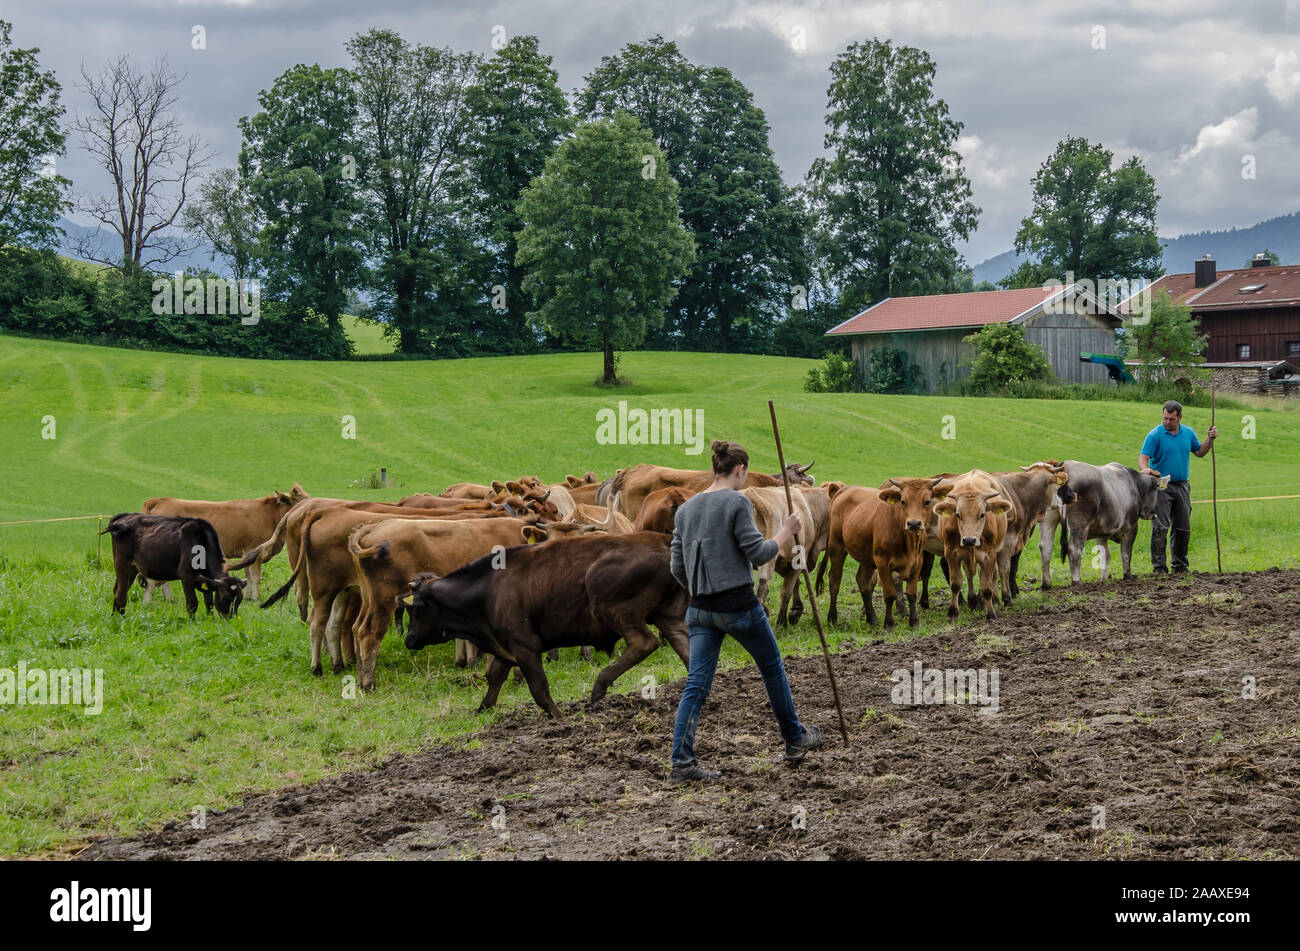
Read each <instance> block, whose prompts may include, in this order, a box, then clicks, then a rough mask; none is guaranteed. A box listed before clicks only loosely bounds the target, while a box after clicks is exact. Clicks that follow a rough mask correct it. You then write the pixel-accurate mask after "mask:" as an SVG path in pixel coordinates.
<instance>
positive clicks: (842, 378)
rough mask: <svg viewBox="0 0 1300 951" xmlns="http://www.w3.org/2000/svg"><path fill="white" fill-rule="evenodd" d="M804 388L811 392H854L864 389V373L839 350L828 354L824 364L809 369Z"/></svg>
mask: <svg viewBox="0 0 1300 951" xmlns="http://www.w3.org/2000/svg"><path fill="white" fill-rule="evenodd" d="M803 388H804V389H805V390H806V391H807V392H809V393H853V392H859V391H861V389H862V374H861V372H860V371H859V369H858V365H857V363H855V362H854V361H853V360H850V359H849V358H848V357H847V356H845V355H844V354H843V353H842V352H840V351H839V350H832V351H831V352H830V353H828V354H826V360H825V362H824V363H823V365H822V366H819V367H813V368H812V369H811V370H809V371H808V379H807V380H805V381H804V384H803Z"/></svg>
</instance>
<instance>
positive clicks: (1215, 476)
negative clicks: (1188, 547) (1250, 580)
mask: <svg viewBox="0 0 1300 951" xmlns="http://www.w3.org/2000/svg"><path fill="white" fill-rule="evenodd" d="M1210 425H1211V426H1213V425H1214V380H1213V379H1211V380H1210ZM1210 501H1211V503H1212V505H1211V507H1212V508H1213V509H1214V553H1215V555H1217V556H1218V559H1219V574H1223V547H1222V546H1221V545H1220V544H1219V470H1218V467H1217V466H1216V465H1215V464H1214V443H1210Z"/></svg>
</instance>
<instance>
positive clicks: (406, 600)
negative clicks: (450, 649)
mask: <svg viewBox="0 0 1300 951" xmlns="http://www.w3.org/2000/svg"><path fill="white" fill-rule="evenodd" d="M435 581H436V579H430V580H416V581H412V582H411V590H410V591H408V592H407V593H406V594H399V595H398V596H397V609H398V610H399V611H405V612H406V616H407V619H408V624H407V627H406V636H405V637H404V638H403V639H402V640H403V642H404V643H405V644H406V646H407V648H408V649H409V650H413V651H418V650H419V649H420V648H421V647H427V646H429V645H430V644H445V643H447V641H449V640H451V639H452V636H453V635H452V634H450V633H448V631H447V630H446V629H445V628H444V626H443V620H442V613H443V608H442V605H441V604H440V603H439V602H438V598H437V595H436V594H435V591H434V586H435Z"/></svg>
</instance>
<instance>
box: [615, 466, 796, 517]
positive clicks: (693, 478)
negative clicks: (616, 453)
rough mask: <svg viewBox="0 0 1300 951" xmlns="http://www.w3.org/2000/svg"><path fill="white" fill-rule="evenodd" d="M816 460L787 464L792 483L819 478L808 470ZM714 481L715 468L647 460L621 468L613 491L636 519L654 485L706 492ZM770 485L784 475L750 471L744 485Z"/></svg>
mask: <svg viewBox="0 0 1300 951" xmlns="http://www.w3.org/2000/svg"><path fill="white" fill-rule="evenodd" d="M815 464H816V460H813V462H810V463H808V465H806V466H801V465H799V464H798V463H795V462H791V463H789V464H787V465H786V467H785V468H786V472H787V474H788V475H789V478H790V484H791V485H814V484H815V482H816V480H814V479H813V477H812V476H810V475H808V470H809V469H811V468H812V467H813V466H814V465H815ZM712 484H713V472H712V470H708V469H703V470H701V469H670V468H669V467H668V466H655V465H650V464H648V463H641V464H640V465H635V466H631V467H630V468H627V469H620V470H619V472H618V474H617V475H616V476H615V477H614V483H613V486H612V491H613V495H614V504H615V505H616V506H617V508H618V511H620V512H622V513H623V514H624V515H626V516H627V517H628V518H630V519H632V521H633V522H635V521H636V517H637V515H638V514H639V513H640V511H641V506H642V504H643V503H644V502H645V498H646V496H647V495H649V494H650V493H651V492H653V491H654V490H655V489H666V488H668V487H669V486H677V487H679V488H683V489H690V490H691V491H692V492H703V491H704V490H705V489H707V488H708V487H709V486H710V485H712ZM769 485H781V477H780V476H779V475H778V476H771V475H767V474H766V473H763V472H754V471H752V470H751V471H750V472H748V473H747V474H746V475H745V485H744V488H753V487H761V486H769Z"/></svg>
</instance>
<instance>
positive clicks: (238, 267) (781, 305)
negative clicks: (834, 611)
mask: <svg viewBox="0 0 1300 951" xmlns="http://www.w3.org/2000/svg"><path fill="white" fill-rule="evenodd" d="M10 29H11V28H10V25H9V24H7V23H3V22H0V67H3V68H0V77H3V78H2V79H0V82H2V83H3V84H4V85H5V87H6V88H4V89H3V90H0V92H3V93H4V96H3V98H0V103H3V105H0V284H3V283H5V281H4V279H5V278H6V277H11V278H18V277H21V278H22V279H23V280H24V281H25V283H24V284H23V285H21V287H22V288H23V290H22V291H21V292H20V291H16V290H14V289H13V287H12V286H11V288H10V290H8V291H5V290H0V326H3V327H5V328H6V329H10V330H18V331H20V332H34V333H47V334H54V335H64V336H77V335H80V336H84V337H94V336H96V334H99V335H100V336H110V337H111V336H115V335H116V336H119V337H121V336H125V337H129V338H131V339H138V340H140V341H141V342H142V343H143V344H144V345H155V346H158V345H161V346H168V347H172V348H176V349H197V350H205V351H208V352H218V353H231V354H247V355H288V356H303V357H334V356H346V355H347V354H348V352H349V350H350V344H349V343H348V341H347V338H346V336H345V335H344V333H343V331H342V328H341V325H340V322H339V318H340V316H341V315H342V314H344V313H354V312H356V311H358V310H360V311H363V312H364V313H365V314H367V315H368V316H372V317H374V318H376V319H378V320H380V321H381V322H382V323H383V325H384V327H385V332H386V333H387V334H388V335H390V336H391V337H392V339H393V342H394V345H395V347H396V349H397V351H398V352H399V353H400V354H405V355H412V356H435V357H459V356H474V355H486V354H519V353H535V352H544V351H554V350H562V349H582V350H588V349H596V350H600V351H602V352H603V354H604V367H603V372H602V379H603V380H604V381H606V382H610V381H613V380H614V379H615V377H616V357H615V351H618V350H626V349H634V348H639V347H644V348H650V349H679V350H694V351H717V352H747V353H775V354H786V355H793V356H820V355H822V354H823V353H825V352H826V350H827V348H828V344H827V341H826V338H825V337H824V333H825V331H826V330H827V329H829V328H830V327H831V326H834V325H835V324H837V323H840V322H841V321H842V320H844V319H845V318H846V317H848V316H851V315H852V314H854V313H856V312H858V311H859V310H861V309H863V308H865V307H866V306H868V305H870V304H871V303H874V302H877V301H879V300H882V299H884V298H885V297H889V296H906V295H911V294H933V293H947V292H956V291H963V290H976V289H986V288H990V287H991V285H982V286H981V287H978V288H977V287H976V285H975V284H974V282H973V280H972V277H971V271H970V268H969V267H967V266H966V263H965V262H964V261H963V259H962V257H961V255H960V253H959V252H958V251H957V245H958V243H959V242H961V241H965V240H967V239H969V237H970V236H971V234H972V233H973V232H974V230H975V228H976V226H977V224H978V219H979V215H980V209H979V208H977V207H976V206H975V205H974V203H973V202H972V189H971V182H970V180H969V178H968V176H967V174H966V170H965V167H964V163H963V159H962V156H961V154H960V153H959V151H958V150H957V144H958V139H959V137H960V135H961V132H962V129H963V125H962V123H961V122H960V121H958V120H957V119H955V118H953V117H952V115H951V114H950V111H949V108H948V106H947V104H946V103H945V102H944V101H943V100H942V99H941V98H939V97H937V96H936V95H935V93H934V88H933V85H934V77H935V73H936V64H935V63H934V62H933V60H931V58H930V56H929V54H928V53H926V52H925V51H924V50H920V49H916V48H913V47H908V46H895V45H894V44H893V43H892V42H890V41H889V40H880V39H872V40H869V41H865V42H862V43H852V44H850V45H849V46H848V47H847V48H846V49H845V50H844V51H843V52H842V53H840V55H839V56H838V57H837V58H836V59H835V61H834V62H833V63H832V65H831V70H830V73H831V81H830V84H829V86H828V89H827V100H826V127H827V129H826V135H825V141H824V145H825V154H824V155H823V156H822V157H820V158H818V159H817V160H816V161H815V162H813V164H812V166H811V168H810V169H809V170H808V173H807V175H806V176H805V178H804V181H803V182H801V183H800V184H799V185H797V186H794V187H791V186H788V185H786V184H785V183H784V181H783V179H782V176H781V171H780V169H779V167H778V166H777V164H776V162H775V160H774V158H773V154H772V150H771V146H770V143H769V126H768V123H767V120H766V118H765V116H764V114H763V112H762V110H761V109H759V108H758V107H757V106H756V105H755V103H754V101H753V96H752V94H751V93H750V91H749V90H748V89H747V88H746V86H745V85H744V84H743V83H742V82H740V81H739V80H738V79H736V77H735V76H734V75H733V74H732V73H731V72H730V71H729V70H727V69H725V68H721V67H712V66H704V65H699V64H695V63H692V62H690V61H689V60H687V59H686V58H685V57H684V56H683V55H682V54H681V52H680V50H679V49H678V47H677V45H676V44H675V43H673V42H671V41H666V40H664V39H663V38H662V37H661V36H654V37H652V38H650V39H648V40H646V41H643V42H636V43H630V44H628V45H627V46H625V47H624V48H623V49H621V50H620V51H619V52H618V53H616V54H614V55H611V56H606V57H604V58H603V59H602V60H601V62H600V63H599V64H598V65H597V66H596V67H595V68H594V69H593V70H592V71H591V72H590V73H589V74H588V75H587V76H586V77H584V83H583V85H582V86H581V87H580V88H578V89H576V90H574V91H573V92H572V93H571V94H570V95H566V94H565V93H564V91H563V90H562V89H561V88H560V86H559V82H558V75H557V73H556V72H555V70H554V69H553V68H552V66H551V58H550V57H549V56H546V55H545V54H544V53H543V52H542V50H541V48H540V44H539V41H538V38H537V37H535V36H516V37H512V38H510V39H509V40H508V41H505V42H503V43H501V44H500V45H499V47H498V48H496V49H494V51H493V53H492V54H491V55H490V56H487V57H484V56H480V55H478V54H475V53H469V52H458V51H456V50H453V49H451V48H446V47H444V48H438V47H432V46H426V45H423V44H419V43H412V42H410V41H408V40H407V39H405V38H403V37H402V36H401V35H399V34H398V33H396V32H394V31H392V30H385V29H371V30H368V31H366V32H363V33H359V34H357V35H355V36H353V37H352V38H351V39H350V40H349V41H347V43H346V49H345V52H346V54H347V57H348V60H349V65H347V66H346V67H336V68H326V67H322V66H320V65H318V64H311V65H304V64H298V65H295V66H293V67H291V68H289V69H286V70H285V71H284V72H283V73H281V74H280V75H279V76H278V77H277V78H276V80H275V81H274V82H273V83H272V84H271V86H270V88H268V89H264V90H262V91H261V93H260V94H259V96H258V101H257V106H258V108H257V110H256V111H254V112H252V114H251V115H248V116H245V117H243V118H241V119H240V120H239V122H238V131H239V134H240V139H241V146H240V150H239V154H238V157H237V161H236V162H235V163H234V164H233V165H229V166H226V167H218V168H213V167H212V166H213V163H214V156H213V154H212V151H211V147H210V145H209V144H208V143H205V142H203V141H201V140H200V139H198V138H197V137H194V136H190V135H187V134H186V133H185V130H184V128H183V124H182V121H181V119H180V114H179V111H178V109H177V105H176V103H177V97H178V95H179V90H180V88H181V85H182V81H183V80H182V78H181V77H178V76H177V75H176V74H175V73H174V72H173V71H172V70H171V68H170V67H169V66H168V64H167V63H166V61H165V60H160V61H159V62H158V63H156V64H154V65H153V67H152V68H151V69H149V70H148V71H144V70H141V69H139V68H137V67H136V66H134V65H133V64H132V63H131V61H130V60H129V59H127V58H126V57H121V58H118V59H117V60H114V61H113V62H111V63H109V64H107V65H105V66H104V67H102V68H101V69H100V70H99V71H98V72H93V73H92V72H88V71H86V70H85V68H84V67H83V70H82V75H81V80H80V82H79V84H78V85H79V86H80V88H81V89H82V90H83V91H84V92H85V93H86V97H87V99H88V100H89V102H90V103H91V107H90V108H89V109H87V110H86V111H85V112H84V113H79V114H78V115H76V116H75V118H74V121H73V123H72V128H71V131H72V133H74V134H75V136H76V143H77V144H78V145H79V146H80V147H81V148H83V149H85V150H86V152H87V154H89V155H90V156H91V157H92V158H94V159H95V161H96V164H97V166H99V167H100V168H102V169H103V171H104V175H105V176H106V179H107V181H108V183H109V188H108V190H107V191H100V192H95V191H93V190H92V191H90V192H88V193H85V194H82V195H81V196H80V197H78V198H77V199H76V200H75V201H74V200H73V199H72V198H71V197H70V186H71V183H70V182H68V181H67V180H66V179H64V178H62V177H61V176H59V175H57V174H54V173H53V172H52V171H51V168H52V166H51V160H50V158H49V157H51V156H58V155H62V154H66V148H67V142H66V139H67V136H68V133H67V131H65V130H64V128H63V125H62V119H63V114H64V109H63V107H62V105H61V104H60V95H61V86H60V84H59V82H58V79H57V78H56V77H55V76H54V75H53V73H51V72H49V71H42V70H41V69H40V67H39V63H38V59H37V54H38V53H39V50H35V49H19V48H16V47H15V46H14V44H13V43H12V42H11V40H10ZM15 129H17V130H21V131H20V132H18V133H15V132H14V130H15ZM1112 159H1113V156H1112V155H1111V153H1110V152H1109V151H1108V150H1106V149H1105V148H1104V147H1102V146H1101V145H1094V144H1090V143H1088V142H1086V141H1085V140H1082V139H1078V138H1073V137H1071V138H1067V139H1065V140H1063V141H1062V143H1061V144H1060V146H1058V148H1057V150H1056V152H1055V153H1054V154H1053V155H1052V156H1050V157H1049V158H1048V160H1047V161H1046V162H1045V163H1044V165H1043V167H1042V169H1040V171H1039V173H1038V175H1037V176H1036V177H1035V179H1034V181H1033V183H1032V187H1033V193H1034V199H1033V208H1032V210H1031V213H1030V214H1029V215H1028V216H1027V217H1026V218H1025V220H1024V222H1023V223H1022V227H1021V229H1020V232H1019V233H1018V235H1017V238H1016V246H1017V249H1018V250H1021V251H1029V252H1030V253H1031V254H1032V255H1034V257H1033V259H1032V260H1031V261H1030V262H1028V263H1027V264H1026V265H1025V266H1023V267H1022V268H1021V270H1020V271H1018V272H1017V273H1016V274H1014V275H1012V277H1011V278H1010V279H1008V281H1007V282H1006V285H1007V286H1029V285H1030V284H1032V283H1038V282H1042V281H1044V280H1046V279H1048V278H1051V277H1055V278H1057V279H1060V278H1062V277H1063V276H1064V274H1065V272H1066V271H1067V270H1070V271H1072V272H1073V273H1074V275H1075V277H1076V278H1082V277H1093V278H1094V279H1103V278H1109V277H1125V278H1133V277H1139V276H1141V277H1154V276H1157V275H1158V274H1159V266H1158V265H1159V258H1160V255H1159V245H1158V243H1157V242H1156V238H1155V213H1156V203H1157V201H1158V196H1157V195H1156V193H1155V183H1154V181H1153V180H1152V179H1151V176H1150V175H1149V174H1148V173H1146V171H1145V169H1144V168H1143V167H1142V164H1141V162H1140V161H1139V160H1138V159H1137V158H1132V159H1129V160H1128V161H1126V162H1124V163H1122V164H1120V165H1119V166H1118V167H1112V166H1113V165H1114V163H1113V161H1112ZM74 207H75V208H76V209H77V210H78V211H80V212H81V213H82V214H84V215H86V216H88V217H90V218H91V219H92V220H95V221H96V222H98V223H99V225H100V226H101V232H100V234H101V237H102V236H105V235H106V236H107V240H101V241H100V242H99V243H98V244H97V245H94V246H92V243H91V242H86V246H85V247H79V248H78V249H77V250H78V252H79V256H81V257H84V258H86V259H88V260H96V261H99V262H100V263H102V264H103V265H105V267H106V268H108V272H106V275H101V276H100V278H98V279H96V280H90V279H87V278H85V277H84V276H82V275H79V274H77V273H69V272H68V271H67V269H66V268H63V267H62V265H59V264H57V263H52V255H51V254H50V252H49V249H50V248H52V247H53V246H54V245H55V243H56V241H57V238H58V229H57V222H58V219H59V216H60V215H61V214H63V213H64V212H65V211H68V210H70V209H72V208H74ZM200 240H201V241H202V242H204V243H205V244H206V245H207V246H209V247H210V248H211V249H212V251H213V252H214V254H215V255H216V256H217V257H219V258H220V260H221V262H222V265H223V267H224V270H225V271H226V272H228V273H230V274H232V275H233V276H234V277H235V278H236V279H239V280H252V279H256V280H257V281H258V282H259V283H260V286H261V290H262V295H263V299H264V301H265V303H264V305H263V311H264V313H265V315H266V316H265V318H264V320H263V322H262V323H260V324H259V325H258V326H257V327H246V326H244V327H241V326H239V323H238V321H226V322H224V323H221V322H214V321H212V320H211V319H210V318H209V319H208V320H207V321H206V322H205V321H204V319H203V317H202V315H184V314H175V315H170V314H169V315H164V316H159V315H158V314H156V313H152V312H150V311H149V309H148V304H147V299H148V285H149V282H150V281H151V280H152V278H153V275H154V272H156V271H165V270H166V269H167V266H168V263H169V262H170V261H172V260H174V259H175V258H176V257H178V256H180V255H181V254H183V253H185V251H186V250H187V249H192V248H193V246H194V245H195V243H197V242H198V241H200ZM217 324H219V326H217Z"/></svg>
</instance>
